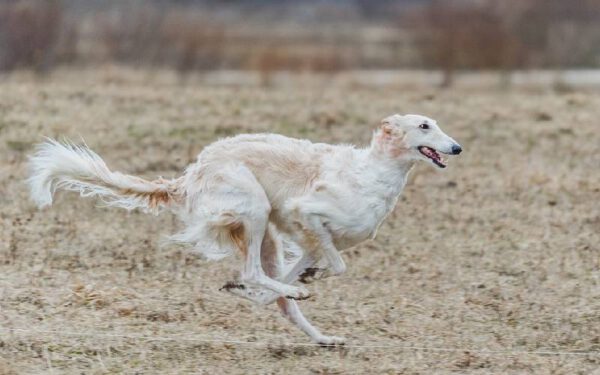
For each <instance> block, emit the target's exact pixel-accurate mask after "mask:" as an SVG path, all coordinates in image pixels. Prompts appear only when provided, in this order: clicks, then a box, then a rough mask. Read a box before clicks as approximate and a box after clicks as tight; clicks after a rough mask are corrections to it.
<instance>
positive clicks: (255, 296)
mask: <svg viewBox="0 0 600 375" xmlns="http://www.w3.org/2000/svg"><path fill="white" fill-rule="evenodd" d="M260 255H261V263H262V267H263V269H264V271H265V273H266V274H267V275H268V276H269V277H271V278H278V277H279V276H281V275H280V274H281V272H282V271H283V249H282V248H281V244H278V241H277V236H276V234H275V232H274V230H273V229H272V228H269V229H268V230H267V232H266V234H265V236H264V238H263V241H262V249H261V254H260ZM304 259H305V260H304V261H302V260H301V262H300V263H301V264H305V262H306V261H307V259H308V258H304ZM312 263H313V262H312V261H310V264H312ZM297 264H298V263H297ZM306 264H308V263H306ZM304 268H305V267H302V266H299V267H297V270H296V271H293V273H292V274H294V275H296V277H297V275H298V274H299V273H301V272H302V270H304ZM292 274H290V273H288V274H287V275H285V276H286V277H291V275H292ZM292 278H294V277H292ZM290 280H291V279H290ZM284 282H285V279H284ZM228 291H229V292H230V293H232V294H235V295H237V296H240V297H244V298H247V299H249V300H251V301H253V302H258V303H260V304H267V303H271V302H273V301H275V300H277V305H278V306H279V308H280V310H281V313H282V314H283V316H285V317H286V318H287V319H288V320H289V321H290V322H292V323H294V324H295V325H296V326H297V327H298V328H300V330H301V331H302V332H304V333H306V334H307V335H308V336H310V338H311V339H312V340H313V341H314V342H316V343H319V344H321V345H325V346H333V345H341V344H343V343H344V339H343V338H341V337H336V336H326V335H323V334H322V333H321V332H320V331H319V330H318V329H317V328H316V327H314V326H313V325H312V324H311V323H310V322H309V321H308V320H307V319H306V318H305V317H304V315H303V314H302V312H301V311H300V308H299V306H298V303H297V302H296V301H294V300H290V299H288V298H285V297H281V296H279V295H277V294H276V293H274V292H273V291H271V290H269V289H265V288H260V287H253V286H249V285H244V284H240V285H235V286H233V285H232V286H231V287H229V288H228Z"/></svg>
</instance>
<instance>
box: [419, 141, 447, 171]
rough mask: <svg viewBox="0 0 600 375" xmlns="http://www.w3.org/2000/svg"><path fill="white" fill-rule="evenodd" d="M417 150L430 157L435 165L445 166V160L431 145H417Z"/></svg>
mask: <svg viewBox="0 0 600 375" xmlns="http://www.w3.org/2000/svg"><path fill="white" fill-rule="evenodd" d="M419 152H420V153H421V154H423V155H425V156H426V157H427V158H429V159H431V161H433V163H434V164H435V165H437V166H438V167H440V168H446V162H445V160H444V159H442V157H441V155H440V154H439V153H438V152H437V151H436V150H434V149H432V148H431V147H427V146H419Z"/></svg>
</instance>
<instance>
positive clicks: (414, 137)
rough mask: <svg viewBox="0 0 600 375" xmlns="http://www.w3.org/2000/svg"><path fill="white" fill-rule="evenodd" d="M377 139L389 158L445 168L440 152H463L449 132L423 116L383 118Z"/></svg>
mask: <svg viewBox="0 0 600 375" xmlns="http://www.w3.org/2000/svg"><path fill="white" fill-rule="evenodd" d="M374 142H375V145H376V146H377V147H378V148H379V149H380V150H381V151H382V152H384V153H385V154H386V155H387V156H389V157H392V158H397V159H405V160H406V159H408V160H424V161H427V162H429V163H431V164H433V165H435V166H437V167H438V168H446V163H445V161H444V159H443V158H442V156H441V155H440V154H446V155H458V154H460V153H461V151H462V148H461V147H460V145H459V144H458V143H457V142H456V141H455V140H454V139H452V138H451V137H449V136H448V135H446V133H444V132H443V131H442V129H440V127H439V126H438V125H437V123H436V121H435V120H433V119H430V118H429V117H425V116H421V115H392V116H389V117H386V118H384V119H383V120H382V122H381V125H380V126H379V128H378V129H377V131H376V133H375V138H374Z"/></svg>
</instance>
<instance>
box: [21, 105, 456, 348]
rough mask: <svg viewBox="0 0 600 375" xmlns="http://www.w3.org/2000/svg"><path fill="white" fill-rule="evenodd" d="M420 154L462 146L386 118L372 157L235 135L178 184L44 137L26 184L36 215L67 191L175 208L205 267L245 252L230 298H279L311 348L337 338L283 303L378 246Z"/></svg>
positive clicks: (369, 151) (417, 122)
mask: <svg viewBox="0 0 600 375" xmlns="http://www.w3.org/2000/svg"><path fill="white" fill-rule="evenodd" d="M423 123H426V124H427V126H428V128H427V129H425V128H423V125H422V124H423ZM419 146H427V147H430V148H433V149H435V150H437V151H439V152H441V153H451V152H452V150H453V147H457V146H458V145H457V144H456V142H455V141H454V140H453V139H452V138H450V137H448V136H447V135H445V134H444V133H443V132H442V131H441V130H440V129H439V127H438V126H437V124H436V123H435V121H434V120H432V119H429V118H427V117H424V116H419V115H405V116H400V115H393V116H390V117H387V118H386V119H384V120H383V121H382V125H381V126H380V127H379V128H378V129H377V130H376V131H375V133H374V136H373V141H372V142H371V145H370V147H368V148H355V147H354V146H351V145H328V144H323V143H311V142H309V141H306V140H298V139H292V138H287V137H284V136H281V135H274V134H256V135H239V136H236V137H232V138H227V139H223V140H220V141H218V142H215V143H213V144H212V145H210V146H208V147H206V148H205V149H204V150H203V151H202V152H201V153H200V155H199V156H198V160H197V162H196V163H193V164H191V165H190V166H189V167H188V168H187V169H186V171H185V174H184V175H183V176H182V177H181V178H179V179H177V180H169V181H167V180H162V179H160V180H158V181H154V182H150V181H146V180H142V179H139V178H137V177H133V176H128V175H124V174H121V173H118V172H111V171H110V170H109V169H108V168H107V166H106V164H105V163H104V162H103V161H102V159H100V157H99V156H98V155H96V154H95V153H94V152H92V151H91V150H89V149H88V148H87V147H83V146H75V145H73V144H70V143H59V142H56V141H53V140H48V141H47V142H46V143H43V144H42V145H40V146H39V148H38V150H37V152H36V153H35V154H34V155H33V156H32V157H31V161H30V165H31V177H30V178H29V180H28V182H29V185H30V187H31V194H32V197H33V199H34V200H35V201H36V203H37V204H38V205H39V206H40V207H43V206H46V205H49V204H51V203H52V194H53V193H54V191H56V190H58V189H64V190H71V191H76V192H79V193H80V194H81V195H82V196H98V197H100V198H101V199H102V200H103V201H104V202H105V203H107V204H109V205H112V206H119V207H123V208H126V209H134V208H141V209H144V210H148V211H157V210H158V209H159V208H161V207H162V208H165V207H166V208H169V209H171V210H173V211H174V212H175V213H177V214H178V216H179V217H180V218H181V220H182V221H183V222H184V224H185V229H184V230H183V231H182V232H181V233H178V234H176V235H174V236H172V237H171V239H172V240H173V241H176V242H181V243H187V244H190V245H191V246H192V247H194V248H195V249H196V250H197V251H198V252H200V253H201V254H203V255H204V256H205V257H207V258H209V259H220V258H223V257H225V256H227V255H229V254H231V253H233V252H234V251H239V250H242V252H243V253H244V254H246V259H245V265H244V269H243V270H242V272H241V280H240V281H241V283H242V284H241V285H240V287H239V288H232V289H231V290H230V291H231V292H232V293H234V294H237V295H240V296H242V297H245V298H249V299H252V300H253V301H255V302H259V303H265V304H266V303H271V302H273V301H275V300H277V302H278V304H279V306H280V308H281V310H282V312H283V313H284V315H285V316H286V317H288V318H289V319H290V320H291V321H292V322H294V323H295V324H297V325H298V326H299V327H300V328H301V329H302V330H303V331H304V332H306V333H307V334H308V335H309V336H311V338H312V339H313V340H315V341H317V342H321V343H325V344H336V343H340V342H342V339H340V338H336V337H328V336H324V335H322V334H321V333H320V332H319V331H318V330H317V329H316V328H315V327H313V326H312V325H310V323H309V322H308V321H307V320H306V319H305V318H304V317H303V316H302V314H301V312H300V310H299V308H298V306H297V304H296V302H295V301H290V300H289V299H286V297H287V298H293V299H302V298H306V297H308V296H309V293H308V290H306V289H305V288H304V287H300V286H294V285H291V284H292V283H294V282H295V281H296V280H297V279H298V278H299V277H301V278H303V279H305V277H304V276H306V275H302V274H303V273H305V272H307V269H310V268H311V267H317V268H318V269H314V270H313V271H314V272H313V275H312V278H313V279H314V278H323V277H328V276H331V275H337V274H340V273H343V272H344V271H345V270H346V265H345V263H344V261H343V259H342V257H341V255H340V253H339V251H338V250H341V249H345V248H348V247H351V246H354V245H356V244H358V243H360V242H362V241H365V240H367V239H370V238H374V237H375V234H376V232H377V228H378V227H379V225H380V224H381V222H382V221H383V220H384V219H385V217H386V216H387V215H388V214H389V213H390V211H391V210H392V209H393V208H394V206H395V205H396V202H397V200H398V196H399V195H400V193H401V191H402V189H403V187H404V185H405V184H406V179H407V176H408V173H409V172H410V170H411V169H412V167H413V165H414V163H415V162H416V161H418V160H426V161H429V162H431V160H430V159H428V158H427V157H425V156H424V155H423V154H422V153H421V152H419V150H418V147H419ZM165 194H167V195H168V199H164V198H165ZM157 197H161V198H163V199H157ZM282 238H284V240H282ZM292 243H293V244H294V246H291V245H290V244H292ZM294 247H295V248H297V247H300V248H301V249H302V251H301V255H300V256H298V257H296V259H295V262H294V263H293V264H291V265H289V267H288V268H287V269H285V261H284V255H283V254H284V253H287V252H289V251H290V249H292V248H294ZM321 258H323V260H322V261H320V259H321ZM319 261H320V262H319ZM305 281H306V280H305Z"/></svg>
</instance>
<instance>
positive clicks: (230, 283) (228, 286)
mask: <svg viewBox="0 0 600 375" xmlns="http://www.w3.org/2000/svg"><path fill="white" fill-rule="evenodd" d="M244 289H246V286H245V285H244V284H240V283H236V282H234V281H228V282H226V283H225V285H223V286H222V287H220V288H219V291H223V290H224V291H227V292H230V291H233V290H244Z"/></svg>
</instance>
